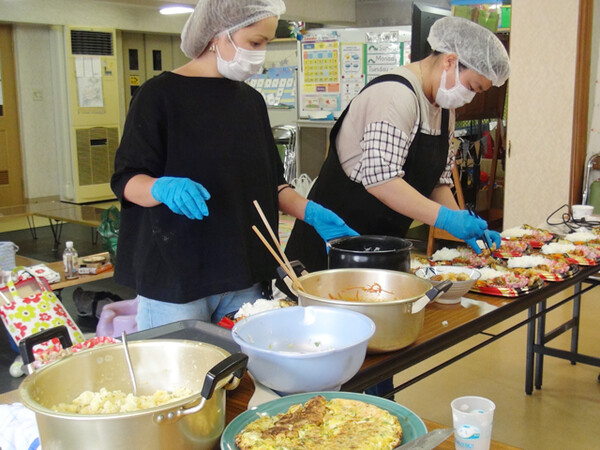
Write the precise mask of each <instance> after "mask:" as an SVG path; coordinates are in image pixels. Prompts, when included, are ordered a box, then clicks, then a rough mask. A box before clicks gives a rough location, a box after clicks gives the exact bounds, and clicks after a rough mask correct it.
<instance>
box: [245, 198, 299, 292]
mask: <svg viewBox="0 0 600 450" xmlns="http://www.w3.org/2000/svg"><path fill="white" fill-rule="evenodd" d="M252 203H253V204H254V207H255V208H256V210H257V211H258V214H259V216H260V218H261V219H262V221H263V223H264V224H265V227H266V228H267V231H268V232H269V234H270V235H271V239H273V242H274V243H275V247H277V250H278V251H279V254H280V255H281V257H280V256H279V255H278V254H277V252H276V251H275V250H273V247H271V245H270V244H269V243H268V242H267V239H266V238H265V237H264V236H263V234H262V233H261V232H260V231H259V229H258V228H257V227H256V225H252V231H254V232H255V233H256V235H257V236H258V238H259V239H260V240H261V241H262V243H263V244H264V246H265V247H267V250H269V252H270V253H271V255H273V257H274V258H275V260H276V261H277V264H279V265H280V266H281V268H282V269H283V270H285V273H287V274H288V276H289V277H290V278H291V279H292V282H293V283H294V285H295V286H296V288H297V289H298V290H300V291H304V288H303V287H302V283H300V280H299V279H298V277H297V276H296V272H294V268H293V267H292V265H291V264H290V261H289V260H288V258H287V256H285V253H284V252H283V249H282V248H281V245H279V240H278V239H277V237H276V236H275V233H274V232H273V229H272V228H271V225H270V224H269V221H268V220H267V218H266V217H265V214H264V213H263V210H262V208H261V207H260V205H259V204H258V202H257V201H256V200H254V201H253V202H252Z"/></svg>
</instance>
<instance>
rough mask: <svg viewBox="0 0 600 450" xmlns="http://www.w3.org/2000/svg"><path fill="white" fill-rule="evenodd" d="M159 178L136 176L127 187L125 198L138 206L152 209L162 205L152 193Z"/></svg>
mask: <svg viewBox="0 0 600 450" xmlns="http://www.w3.org/2000/svg"><path fill="white" fill-rule="evenodd" d="M156 180H157V178H152V177H150V176H148V175H136V176H134V177H133V178H131V179H130V180H129V181H128V182H127V184H126V185H125V191H124V192H123V196H124V197H125V199H126V200H128V201H130V202H131V203H135V204H136V205H140V206H145V207H151V206H156V205H158V204H160V202H159V201H157V200H156V199H155V198H154V197H152V193H151V192H150V191H151V189H152V186H153V185H154V182H155V181H156Z"/></svg>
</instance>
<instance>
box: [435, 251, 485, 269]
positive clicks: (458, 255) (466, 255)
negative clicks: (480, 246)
mask: <svg viewBox="0 0 600 450" xmlns="http://www.w3.org/2000/svg"><path fill="white" fill-rule="evenodd" d="M430 262H431V265H438V264H450V265H453V266H470V267H485V266H487V265H489V264H492V263H493V262H494V258H492V257H491V256H490V255H489V252H482V253H481V255H478V254H476V253H475V252H474V251H473V250H471V249H468V248H466V247H459V248H448V247H444V248H442V249H440V250H438V251H436V252H435V253H434V254H433V255H431V259H430Z"/></svg>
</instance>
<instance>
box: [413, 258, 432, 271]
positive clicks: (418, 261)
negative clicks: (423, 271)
mask: <svg viewBox="0 0 600 450" xmlns="http://www.w3.org/2000/svg"><path fill="white" fill-rule="evenodd" d="M429 266H431V264H429V260H428V259H427V258H422V257H418V256H417V257H414V258H411V259H410V271H411V272H414V271H415V270H417V269H420V268H421V267H429Z"/></svg>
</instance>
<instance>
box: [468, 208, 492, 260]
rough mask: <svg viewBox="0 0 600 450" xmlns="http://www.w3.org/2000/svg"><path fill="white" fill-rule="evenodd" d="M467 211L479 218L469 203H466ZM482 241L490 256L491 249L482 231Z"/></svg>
mask: <svg viewBox="0 0 600 450" xmlns="http://www.w3.org/2000/svg"><path fill="white" fill-rule="evenodd" d="M467 211H469V214H470V215H472V216H473V217H476V218H478V219H481V217H479V214H477V213H476V212H475V211H474V210H473V208H472V207H471V205H467ZM482 241H483V246H484V247H485V248H486V249H487V250H488V251H489V252H490V256H492V249H491V248H490V244H489V243H488V241H487V239H486V238H485V232H484V235H483V239H482Z"/></svg>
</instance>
